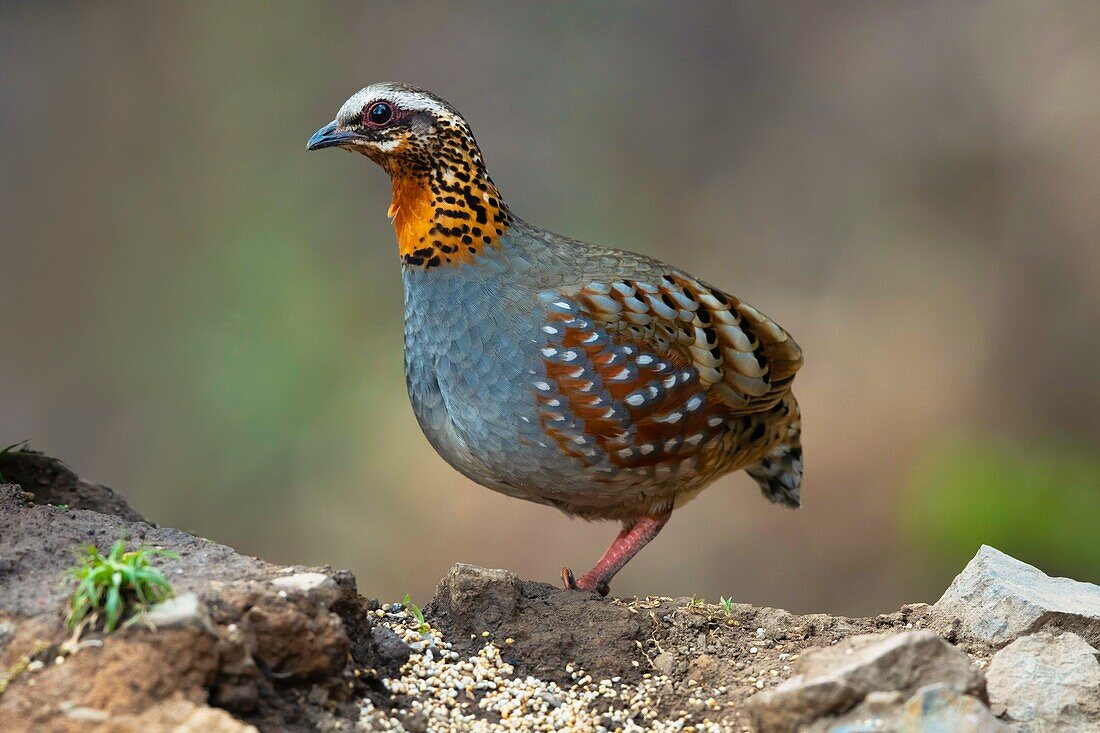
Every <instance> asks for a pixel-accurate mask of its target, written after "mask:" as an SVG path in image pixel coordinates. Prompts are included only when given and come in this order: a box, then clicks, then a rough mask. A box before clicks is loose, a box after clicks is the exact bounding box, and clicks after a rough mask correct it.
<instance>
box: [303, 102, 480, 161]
mask: <svg viewBox="0 0 1100 733" xmlns="http://www.w3.org/2000/svg"><path fill="white" fill-rule="evenodd" d="M306 147H307V148H308V149H309V150H320V149H322V148H332V147H339V148H344V149H345V150H349V151H353V152H357V153H361V154H363V155H366V156H367V157H368V158H370V159H371V160H373V161H374V162H375V163H377V164H378V165H380V166H382V168H384V169H385V170H386V172H388V173H389V174H390V175H401V174H416V173H427V172H428V171H430V170H432V169H433V168H438V167H440V166H441V165H443V166H448V167H455V166H457V167H458V168H459V169H461V168H462V167H463V166H471V167H480V166H481V165H482V163H481V155H480V153H479V152H478V149H477V143H476V142H475V141H474V136H473V134H472V133H471V132H470V126H469V125H468V124H467V123H466V120H464V119H463V118H462V115H460V114H459V113H458V111H457V110H456V109H455V108H454V107H452V106H451V105H449V104H448V103H447V102H445V101H443V100H442V99H440V98H439V97H437V96H435V95H434V94H431V93H430V92H426V91H424V90H422V89H417V88H416V87H413V86H409V85H407V84H394V83H381V84H372V85H370V86H368V87H364V88H363V89H360V90H359V91H358V92H356V93H355V94H353V95H352V96H351V98H350V99H348V101H346V102H344V105H343V106H342V107H341V108H340V111H339V112H338V113H337V114H336V119H335V120H333V121H332V122H330V123H329V124H327V125H325V126H324V127H322V128H321V129H320V130H318V131H317V132H316V133H315V134H314V135H313V137H311V138H310V139H309V143H308V144H307V146H306ZM470 172H471V171H469V170H468V169H467V173H470Z"/></svg>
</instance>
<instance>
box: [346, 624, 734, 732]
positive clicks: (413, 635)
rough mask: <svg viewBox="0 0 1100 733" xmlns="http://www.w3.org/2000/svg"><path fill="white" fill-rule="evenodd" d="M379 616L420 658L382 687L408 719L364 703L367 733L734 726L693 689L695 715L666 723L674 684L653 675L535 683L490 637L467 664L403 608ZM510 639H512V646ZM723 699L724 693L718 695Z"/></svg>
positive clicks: (579, 674) (577, 676)
mask: <svg viewBox="0 0 1100 733" xmlns="http://www.w3.org/2000/svg"><path fill="white" fill-rule="evenodd" d="M383 608H384V610H380V611H376V614H378V616H379V618H380V620H381V621H382V623H384V624H385V625H386V626H388V627H390V628H391V629H392V630H393V631H394V632H395V633H396V634H397V635H398V636H399V637H401V638H402V639H404V641H405V642H406V643H407V644H409V646H410V647H411V648H412V650H413V652H412V655H411V656H410V658H409V661H408V662H407V663H406V664H405V666H403V667H402V668H401V670H400V672H399V674H400V676H399V677H397V678H394V679H385V680H383V684H384V685H385V686H386V688H387V689H388V690H389V691H390V692H391V693H392V694H393V695H394V696H402V697H405V698H406V699H408V700H409V707H408V708H407V709H405V710H404V711H402V713H401V715H393V714H391V712H390V711H387V710H384V709H381V708H378V707H375V706H374V705H373V703H372V702H371V701H370V700H364V701H363V703H362V707H361V709H360V715H359V728H360V730H364V731H405V730H406V727H405V725H404V724H403V723H402V718H404V719H406V720H410V721H411V720H417V721H418V722H420V723H421V725H418V726H417V728H424V727H426V729H427V730H428V731H429V732H430V733H436V732H437V731H438V732H439V733H443V732H444V731H446V732H448V733H450V732H451V731H454V732H456V733H457V732H463V733H465V732H466V731H471V732H474V731H476V732H477V733H496V732H497V731H596V732H604V731H606V732H607V733H611V732H613V731H621V732H622V733H635V732H638V733H640V732H642V731H658V732H664V731H681V732H683V733H690V732H698V733H712V732H713V733H724V732H725V731H732V730H734V728H732V727H731V726H730V725H729V724H726V723H722V722H715V721H713V720H711V719H710V718H708V717H707V716H708V714H709V715H713V714H714V713H715V712H717V711H719V710H720V708H721V706H720V705H719V703H718V702H717V701H716V700H715V698H714V697H713V696H708V695H705V694H703V691H702V690H698V689H693V690H692V692H693V693H696V694H694V695H692V696H691V697H690V698H689V699H688V701H687V705H688V707H690V708H692V709H691V710H686V709H685V710H678V711H676V715H675V716H674V717H672V718H668V717H665V718H663V719H662V718H661V717H660V716H659V715H658V713H657V711H656V710H655V709H654V701H655V700H658V699H660V696H661V694H662V691H663V692H665V693H667V692H668V691H669V690H670V685H671V683H670V681H669V678H668V677H665V676H664V675H659V674H646V675H645V676H644V677H643V679H642V680H641V681H640V682H639V683H637V684H627V683H623V682H621V680H620V679H619V678H618V677H615V678H611V679H604V680H598V681H597V680H593V679H592V677H591V675H589V674H586V673H585V671H584V670H582V669H574V668H573V667H572V666H571V665H570V666H566V668H565V671H566V672H567V673H569V674H570V677H571V678H572V679H573V680H574V682H573V684H572V685H571V686H569V687H561V686H560V685H558V684H557V683H555V682H546V681H543V680H540V679H537V678H535V677H530V676H528V677H525V678H522V679H520V678H519V677H516V676H515V674H514V669H513V668H512V665H510V664H508V663H507V662H505V661H504V660H503V659H502V658H501V656H500V648H499V647H498V646H497V645H496V643H495V642H493V641H492V640H489V638H488V637H489V633H488V632H484V633H483V634H482V636H483V637H485V638H486V643H485V646H483V647H482V648H481V650H480V651H479V652H478V653H477V654H476V655H475V656H472V657H469V658H462V657H461V656H460V655H459V653H458V652H456V651H453V650H452V647H451V644H450V643H448V642H446V641H444V639H443V635H442V633H441V632H440V631H439V630H438V629H435V628H429V629H428V630H427V631H424V632H421V631H419V630H418V629H417V626H418V621H417V620H416V619H414V618H413V617H412V616H411V614H409V613H408V612H406V611H405V610H404V609H403V608H401V607H400V606H394V607H392V608H390V607H383ZM511 642H512V640H511V639H505V640H504V645H506V646H507V645H509V644H510V643H511ZM715 693H716V694H720V693H719V691H718V690H715Z"/></svg>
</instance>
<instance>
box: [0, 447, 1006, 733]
mask: <svg viewBox="0 0 1100 733" xmlns="http://www.w3.org/2000/svg"><path fill="white" fill-rule="evenodd" d="M0 474H2V475H3V476H4V477H5V478H6V479H7V480H9V481H11V480H18V481H19V486H15V485H6V486H0V730H2V731H5V732H6V731H13V732H14V731H31V730H33V731H70V730H71V731H77V730H79V731H87V730H104V731H161V730H164V731H168V730H173V731H187V730H193V731H240V730H249V728H248V726H250V725H251V726H256V727H257V728H259V729H261V730H271V731H284V730H286V731H306V730H325V731H329V730H351V729H353V728H354V727H355V725H356V722H357V721H358V720H359V716H360V709H361V707H362V706H363V705H364V704H365V703H364V700H369V704H370V705H371V706H373V708H374V709H377V710H383V711H386V714H387V715H389V716H390V717H391V718H393V719H396V720H399V721H401V722H402V724H403V725H405V727H406V728H407V729H408V730H423V729H425V723H424V720H423V718H422V712H420V708H419V707H418V704H417V702H416V699H415V696H411V695H409V694H405V693H401V694H396V695H391V693H390V692H389V691H388V688H387V685H388V683H385V684H384V681H385V680H389V679H391V678H394V677H396V676H398V670H399V669H400V668H401V667H402V665H403V664H404V663H405V662H406V661H407V660H408V659H409V655H410V649H409V646H408V645H407V644H406V640H403V639H402V638H400V633H395V631H394V629H397V631H398V632H401V631H402V630H403V627H402V626H400V625H399V624H397V625H395V623H393V619H394V618H395V616H394V613H398V612H399V613H398V615H399V616H401V617H407V614H406V613H404V612H403V611H402V610H401V608H400V606H394V607H391V606H389V605H386V606H384V607H383V606H380V604H379V603H378V601H376V600H372V599H368V598H364V597H363V596H360V595H359V594H358V591H357V588H356V584H355V579H354V577H353V576H352V575H351V574H350V573H348V572H337V571H334V570H332V569H331V568H329V567H322V568H308V567H300V566H295V567H291V568H286V567H279V566H275V565H272V564H270V563H267V562H264V561H262V560H259V559H257V558H253V557H247V556H244V555H241V554H239V553H237V552H235V551H234V550H232V549H230V548H228V547H225V546H223V545H219V544H217V543H214V542H211V541H209V540H206V539H202V538H199V537H195V536H193V535H190V534H187V533H186V532H181V531H179V530H175V529H170V528H165V527H158V526H155V525H152V524H148V523H146V522H144V521H142V520H141V519H140V517H139V516H138V515H137V514H136V513H135V512H133V510H132V509H130V508H129V507H128V506H127V505H126V503H125V501H123V500H122V499H121V498H120V497H119V496H117V495H116V494H114V492H112V491H111V490H110V489H107V488H105V487H102V486H97V485H95V484H90V483H87V482H84V481H81V480H80V479H79V478H78V477H76V475H75V474H73V472H72V471H70V470H68V469H67V468H66V467H65V466H64V465H63V464H61V463H60V462H57V461H55V460H52V459H48V458H46V457H44V456H41V455H38V454H33V453H16V454H10V455H6V456H3V457H0ZM20 487H22V488H20ZM58 504H61V505H65V506H57V505H58ZM119 537H124V538H127V539H128V541H129V542H130V543H131V544H132V545H147V546H157V547H164V548H167V549H170V550H172V551H174V552H175V553H177V554H178V558H162V559H158V566H159V567H161V568H162V569H163V570H164V572H165V574H166V575H167V577H168V578H169V580H170V581H171V582H172V583H173V585H174V587H175V590H176V593H177V596H180V597H186V596H187V595H188V594H194V597H195V598H197V600H198V603H197V604H196V608H197V611H195V612H193V613H184V614H183V615H182V617H181V618H179V619H176V620H173V621H170V622H167V623H164V624H162V625H161V626H159V627H158V628H156V629H155V630H154V629H152V628H149V627H148V624H143V623H141V622H137V623H133V624H132V625H130V626H128V627H126V628H123V629H121V630H119V631H117V632H115V633H113V634H110V635H107V636H104V635H102V634H100V633H98V632H94V631H89V632H85V634H84V635H83V637H82V638H81V639H80V640H79V641H77V640H76V639H74V638H72V634H71V633H70V632H68V631H66V630H65V628H64V624H63V619H64V613H65V604H66V600H67V597H68V594H69V592H70V587H69V586H67V585H66V584H65V583H64V582H62V580H63V578H64V576H65V570H66V568H67V567H68V566H70V565H72V564H73V560H74V557H75V555H76V553H77V552H79V551H80V550H81V548H83V547H84V546H86V545H88V544H96V545H98V546H99V547H100V548H101V549H102V548H105V547H107V546H109V545H110V544H111V543H112V542H114V541H115V540H116V539H117V538H119ZM425 613H426V617H427V621H428V622H429V623H430V624H431V626H432V627H433V628H434V629H438V630H439V631H440V632H441V633H442V635H443V636H444V637H445V638H446V639H447V641H448V642H449V643H450V644H451V645H452V649H453V650H454V651H455V652H458V654H459V655H461V656H473V655H476V654H478V651H479V650H480V649H482V648H483V647H484V645H485V644H486V643H488V642H492V643H493V644H495V645H496V646H497V647H498V648H499V649H500V656H501V658H502V659H503V660H504V661H505V662H507V663H509V664H511V665H512V666H513V667H514V675H515V676H516V677H519V678H522V677H525V676H527V675H531V676H532V677H535V678H538V679H540V680H543V681H545V682H554V683H557V684H558V685H559V686H561V687H562V688H563V689H564V688H569V687H571V686H574V687H575V686H577V685H578V684H579V683H578V678H579V677H582V676H583V675H588V676H590V677H591V678H593V680H603V679H608V680H612V679H613V680H614V681H615V684H620V683H622V684H633V683H639V684H641V683H643V682H644V683H646V684H647V685H649V687H648V689H649V690H650V692H649V693H647V694H649V696H650V698H651V699H649V700H648V701H647V705H648V706H649V709H651V710H652V711H654V712H655V713H656V714H657V715H658V716H660V717H663V718H668V719H685V721H686V722H687V723H689V724H690V723H691V722H692V721H702V720H703V719H704V718H705V719H706V720H707V721H709V722H710V723H712V724H716V725H718V726H720V729H723V730H751V722H750V719H749V717H748V714H747V713H746V706H745V701H746V700H747V699H748V698H749V697H751V696H752V695H754V694H756V693H758V692H759V691H760V690H761V689H766V688H770V687H774V686H775V685H776V684H778V683H779V682H780V681H782V680H784V679H786V678H787V677H789V676H790V669H791V667H790V665H791V663H792V662H793V661H794V660H795V659H796V658H797V657H798V655H799V654H800V653H802V652H803V651H804V650H807V649H810V648H813V647H820V646H827V645H830V644H833V643H836V642H837V641H838V640H840V639H844V638H847V637H849V636H852V635H855V634H863V633H868V632H876V631H890V630H900V629H907V628H922V627H930V626H934V624H933V623H932V619H931V617H930V610H929V607H928V606H926V605H924V604H916V605H912V606H906V607H904V608H903V609H901V610H900V611H898V612H895V613H891V614H887V615H882V616H877V617H874V618H863V619H850V618H843V617H835V616H828V615H824V614H815V615H807V616H797V615H793V614H790V613H788V612H786V611H782V610H778V609H771V608H757V607H753V606H750V605H747V604H736V603H734V604H729V605H728V607H722V606H718V605H711V604H706V603H703V602H702V601H700V600H693V599H689V598H681V599H670V598H647V599H602V598H598V597H596V596H595V595H591V594H580V593H576V592H572V591H565V590H562V589H559V588H556V587H553V586H550V585H548V584H545V583H539V582H530V581H523V580H520V579H519V578H517V577H516V576H515V575H513V574H511V573H508V572H505V571H486V570H483V569H480V568H473V567H471V566H463V565H458V566H455V569H454V570H452V572H451V574H450V576H449V577H448V578H445V579H444V580H443V581H441V583H440V589H439V591H438V593H437V595H436V597H435V599H434V600H433V601H432V602H431V603H430V604H428V605H427V607H426V609H425ZM949 631H950V630H949V629H948V630H947V631H946V632H945V633H949ZM967 651H969V652H971V653H972V654H973V655H974V656H976V657H986V656H988V653H989V650H988V649H985V648H970V649H967ZM654 680H656V682H655V681H654ZM582 681H583V680H582ZM476 697H477V696H476V695H474V696H472V697H471V700H473V699H476ZM607 704H608V703H606V702H605V701H604V700H603V698H601V699H600V700H597V701H596V702H595V703H594V705H595V706H597V707H598V706H600V705H607ZM479 714H480V713H479ZM493 716H494V714H491V713H485V717H486V718H487V719H490V720H492V719H494V717H493ZM607 722H608V723H611V722H612V721H610V720H608V721H607ZM609 727H612V726H609Z"/></svg>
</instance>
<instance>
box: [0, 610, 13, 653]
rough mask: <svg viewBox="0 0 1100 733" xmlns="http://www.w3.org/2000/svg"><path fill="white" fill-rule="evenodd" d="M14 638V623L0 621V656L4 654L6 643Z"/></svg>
mask: <svg viewBox="0 0 1100 733" xmlns="http://www.w3.org/2000/svg"><path fill="white" fill-rule="evenodd" d="M14 636H15V623H14V622H12V621H6V620H2V619H0V654H3V653H4V649H6V648H7V646H8V642H10V641H11V640H12V637H14Z"/></svg>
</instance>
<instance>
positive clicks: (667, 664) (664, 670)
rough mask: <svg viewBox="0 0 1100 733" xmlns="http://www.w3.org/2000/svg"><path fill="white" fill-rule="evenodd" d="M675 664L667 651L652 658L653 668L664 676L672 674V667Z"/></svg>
mask: <svg viewBox="0 0 1100 733" xmlns="http://www.w3.org/2000/svg"><path fill="white" fill-rule="evenodd" d="M675 666H676V660H675V659H674V658H673V656H672V655H671V654H669V653H668V652H661V653H660V654H658V655H657V656H656V657H654V658H653V669H655V670H657V671H658V672H660V673H661V674H663V675H664V676H665V677H668V676H669V675H670V674H672V669H673V667H675Z"/></svg>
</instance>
